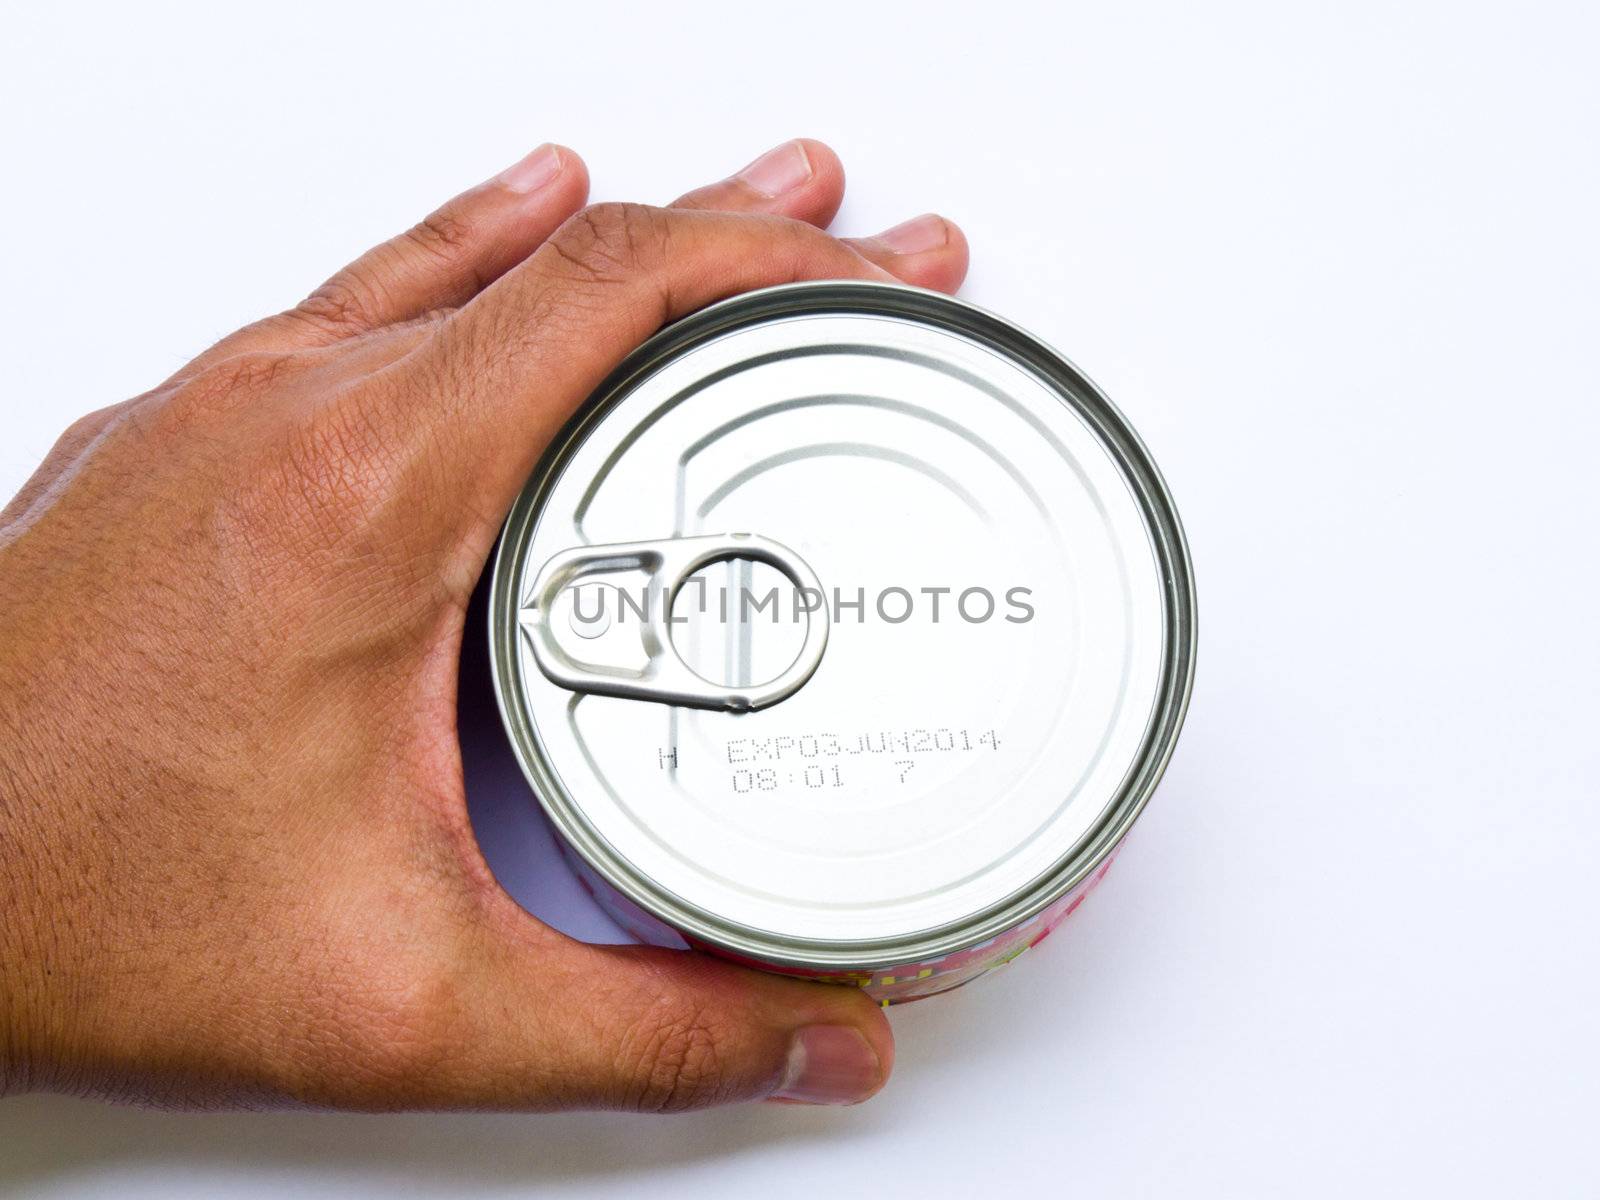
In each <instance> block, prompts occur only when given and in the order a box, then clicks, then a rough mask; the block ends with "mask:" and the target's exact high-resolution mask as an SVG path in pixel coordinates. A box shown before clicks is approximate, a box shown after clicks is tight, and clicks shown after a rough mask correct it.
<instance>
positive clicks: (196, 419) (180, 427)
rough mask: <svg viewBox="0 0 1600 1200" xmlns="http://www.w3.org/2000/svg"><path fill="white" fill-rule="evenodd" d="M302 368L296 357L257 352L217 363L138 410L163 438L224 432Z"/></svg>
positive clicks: (145, 423) (150, 429)
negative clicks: (239, 415)
mask: <svg viewBox="0 0 1600 1200" xmlns="http://www.w3.org/2000/svg"><path fill="white" fill-rule="evenodd" d="M295 366H296V358H295V356H294V355H293V354H288V353H280V352H273V351H252V352H248V353H244V354H235V355H232V356H231V357H228V358H225V359H223V360H221V361H220V362H217V363H214V364H212V365H211V366H209V367H206V368H205V369H204V370H202V371H200V372H199V373H198V374H196V375H193V376H191V377H190V378H188V379H186V380H184V381H183V382H182V383H180V384H178V385H177V386H176V387H172V388H169V389H167V390H166V391H164V392H162V393H160V394H158V395H155V396H152V397H151V398H150V399H149V401H148V402H146V403H144V404H140V405H139V406H138V407H137V409H136V410H134V411H135V412H136V413H137V415H138V424H139V425H140V426H141V427H142V428H143V429H144V430H146V431H147V432H149V433H152V434H155V435H157V436H173V435H175V436H184V435H192V434H197V433H203V432H207V431H212V430H218V429H220V427H221V426H222V425H223V424H224V423H226V422H227V421H228V420H229V419H230V418H232V417H233V416H235V415H236V414H237V413H238V412H239V411H240V410H241V409H245V408H248V407H250V406H252V405H254V404H256V403H258V402H260V400H261V398H262V397H263V395H265V394H266V393H267V392H270V391H271V390H273V389H274V388H275V387H277V386H279V385H280V383H281V382H282V381H283V379H284V378H285V376H286V375H287V374H288V373H290V372H291V371H292V370H293V369H294V368H295Z"/></svg>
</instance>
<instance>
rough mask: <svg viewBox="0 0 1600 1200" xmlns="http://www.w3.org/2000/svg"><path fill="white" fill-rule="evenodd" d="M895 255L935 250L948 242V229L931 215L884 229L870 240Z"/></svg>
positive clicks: (925, 214)
mask: <svg viewBox="0 0 1600 1200" xmlns="http://www.w3.org/2000/svg"><path fill="white" fill-rule="evenodd" d="M872 240H873V241H875V242H877V243H878V245H880V246H882V247H884V248H885V249H887V250H891V251H893V252H894V253H895V254H921V253H922V252H923V251H924V250H937V249H938V248H939V247H940V246H943V245H944V244H945V243H946V242H948V241H949V240H950V229H949V227H948V226H947V225H946V224H945V223H944V218H943V217H940V216H936V215H935V214H933V213H924V214H923V215H922V216H920V217H912V218H911V220H909V221H905V222H903V223H902V224H899V225H896V226H895V227H894V228H893V229H885V230H884V231H883V232H882V233H880V234H878V236H877V237H875V238H873V239H872Z"/></svg>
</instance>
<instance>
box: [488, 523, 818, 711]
mask: <svg viewBox="0 0 1600 1200" xmlns="http://www.w3.org/2000/svg"><path fill="white" fill-rule="evenodd" d="M730 558H747V559H751V560H752V561H755V562H763V563H767V564H768V565H769V566H772V567H775V568H777V569H778V570H779V571H781V572H783V574H784V575H786V576H788V578H789V582H790V583H792V584H794V586H795V587H796V588H798V589H800V592H801V594H802V595H807V594H809V595H812V596H817V597H820V596H821V595H822V585H821V584H820V583H818V581H817V576H816V572H814V571H813V570H812V569H811V567H810V566H809V565H808V564H807V563H806V560H805V559H803V558H801V557H800V556H799V555H798V554H796V553H795V552H794V551H793V550H791V549H789V547H787V546H785V545H782V544H781V543H779V542H775V541H773V540H772V539H770V538H764V537H761V536H759V535H757V534H753V533H720V534H714V535H711V536H709V537H688V538H662V539H660V540H659V541H653V542H618V543H615V544H612V545H607V546H574V547H573V548H572V549H570V550H563V551H561V553H559V554H557V555H554V556H553V557H552V558H551V559H550V561H549V562H547V563H545V564H544V566H542V567H540V568H539V574H538V577H537V578H536V579H535V580H534V583H533V589H532V599H531V600H530V601H529V603H528V604H527V605H525V606H524V607H523V609H522V611H521V614H520V619H521V622H522V628H523V630H524V631H525V632H526V633H527V635H528V644H529V646H530V648H531V649H532V651H533V661H534V662H536V663H538V664H539V670H540V671H542V672H544V675H545V678H547V679H549V680H550V682H551V683H554V684H557V685H558V686H560V687H564V688H567V689H568V690H570V691H574V692H592V693H594V694H595V695H597V696H621V697H624V698H626V699H629V700H650V701H653V702H655V703H657V704H676V705H680V706H682V707H685V708H709V709H716V710H720V711H724V712H750V711H752V710H754V709H758V708H766V707H767V706H768V705H772V704H776V703H778V702H779V701H780V700H787V699H788V698H789V697H790V696H792V695H794V694H795V692H797V691H799V690H800V689H801V688H802V687H803V686H804V685H805V683H806V681H807V680H808V679H810V678H811V676H812V675H813V674H814V673H815V672H816V669H817V666H818V665H819V664H820V663H821V662H822V652H823V650H824V649H826V647H827V645H828V614H827V611H826V605H811V604H807V605H806V606H805V608H806V633H805V641H804V643H803V644H802V645H801V647H800V653H799V654H798V655H797V656H796V657H795V660H794V662H792V663H791V664H790V665H789V666H788V668H787V669H786V670H784V671H783V673H782V674H780V675H779V676H778V677H777V678H775V679H769V680H768V681H767V682H765V683H759V684H754V685H750V686H740V687H725V686H723V685H721V684H716V683H712V682H711V681H710V680H708V679H704V678H702V677H701V676H699V675H697V674H695V673H694V671H692V670H691V669H690V668H689V665H688V664H687V663H685V662H684V661H683V658H682V656H681V655H679V653H678V650H677V648H676V647H675V646H674V645H673V644H672V633H671V630H670V628H669V618H670V615H671V613H672V602H673V600H674V599H675V598H676V597H677V594H678V590H679V589H680V588H682V587H683V585H684V583H685V582H687V580H688V579H689V577H690V576H691V575H693V574H694V573H695V572H696V571H699V570H700V569H701V568H702V567H706V566H709V565H710V564H712V563H716V562H724V561H726V560H727V559H730ZM619 571H644V572H646V573H647V574H648V575H649V577H650V582H649V586H648V600H649V602H648V603H647V604H646V605H645V614H644V617H643V618H642V623H641V626H640V630H641V633H640V637H641V640H642V642H643V644H644V649H645V653H646V655H648V658H649V661H648V662H647V663H646V664H645V666H644V667H643V668H642V669H640V670H637V671H631V670H627V669H624V668H619V667H607V666H601V665H598V664H595V663H582V662H578V661H577V660H576V659H574V658H572V657H571V656H570V655H568V654H567V652H566V651H565V650H563V649H562V648H561V647H560V646H559V645H558V644H557V643H556V640H555V636H554V634H553V633H552V632H551V629H550V614H551V612H552V609H553V605H554V603H555V600H556V597H557V596H559V595H560V594H561V593H562V592H563V591H564V590H566V589H567V588H568V587H571V586H572V585H573V584H574V583H576V582H577V581H578V580H580V579H584V578H586V577H588V576H590V575H608V574H613V573H616V572H619Z"/></svg>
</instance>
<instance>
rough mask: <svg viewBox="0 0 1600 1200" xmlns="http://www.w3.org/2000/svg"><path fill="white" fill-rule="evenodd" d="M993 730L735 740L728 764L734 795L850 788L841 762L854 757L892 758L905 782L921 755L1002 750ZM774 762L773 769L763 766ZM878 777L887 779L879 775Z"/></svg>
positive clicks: (729, 749) (890, 762)
mask: <svg viewBox="0 0 1600 1200" xmlns="http://www.w3.org/2000/svg"><path fill="white" fill-rule="evenodd" d="M999 749H1000V737H999V735H998V734H997V733H996V732H995V731H994V730H993V729H983V730H972V729H951V728H948V727H940V728H938V729H902V730H877V731H875V732H872V733H859V734H850V735H842V736H841V735H840V734H836V733H807V734H798V735H794V734H775V735H773V736H772V737H767V738H756V737H745V738H730V739H728V742H727V753H728V765H729V766H733V767H739V768H741V769H739V770H735V771H734V772H733V773H732V775H731V776H730V777H729V784H730V786H732V788H733V790H734V791H735V792H739V793H745V792H755V791H760V792H772V791H777V790H778V789H779V788H781V787H784V786H791V787H804V788H807V789H810V790H816V789H818V788H838V787H844V786H845V773H844V770H843V769H842V767H841V764H842V763H845V762H848V761H849V760H851V759H852V758H854V759H862V758H866V759H868V760H871V759H874V758H876V759H878V760H879V761H883V760H887V762H888V765H889V766H890V767H891V769H892V770H893V772H894V778H895V782H898V783H905V782H906V777H907V776H908V775H910V774H911V772H912V769H913V768H914V767H915V766H916V765H917V760H916V757H915V756H916V755H928V754H964V753H970V752H974V751H982V750H999ZM764 764H771V765H764ZM878 778H880V779H881V778H882V775H881V774H878Z"/></svg>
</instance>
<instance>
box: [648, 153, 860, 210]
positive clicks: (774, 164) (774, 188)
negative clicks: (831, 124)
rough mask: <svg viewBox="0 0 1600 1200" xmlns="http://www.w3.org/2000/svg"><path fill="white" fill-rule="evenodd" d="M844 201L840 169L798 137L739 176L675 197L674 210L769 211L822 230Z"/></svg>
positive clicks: (836, 160) (831, 157)
mask: <svg viewBox="0 0 1600 1200" xmlns="http://www.w3.org/2000/svg"><path fill="white" fill-rule="evenodd" d="M843 200H844V167H843V165H842V164H841V163H840V162H839V156H838V155H837V154H835V153H834V152H833V151H832V150H830V149H829V148H828V147H827V146H825V145H823V144H822V143H821V142H818V141H813V140H812V139H811V138H796V139H795V140H794V141H790V142H784V143H783V145H781V146H775V147H774V148H773V149H771V150H768V151H767V152H766V153H765V154H763V155H762V156H761V157H760V158H758V159H756V160H755V161H754V162H753V163H751V164H750V165H749V166H747V167H745V168H743V169H742V170H740V171H739V172H738V173H736V174H734V175H731V176H729V177H728V178H727V179H724V180H721V181H720V182H718V183H713V184H711V185H709V186H708V187H703V188H697V189H695V190H694V191H692V192H689V193H688V194H687V195H684V196H680V197H678V199H677V200H675V201H674V202H673V204H672V207H673V208H687V209H700V210H707V209H711V210H716V211H719V212H767V213H778V214H780V215H782V216H785V217H794V218H795V219H796V220H800V221H806V222H809V223H810V224H812V225H816V226H818V227H819V228H826V227H827V225H828V223H829V222H830V221H832V220H833V218H834V216H835V215H836V214H837V213H838V211H839V205H840V203H841V202H842V201H843Z"/></svg>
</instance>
